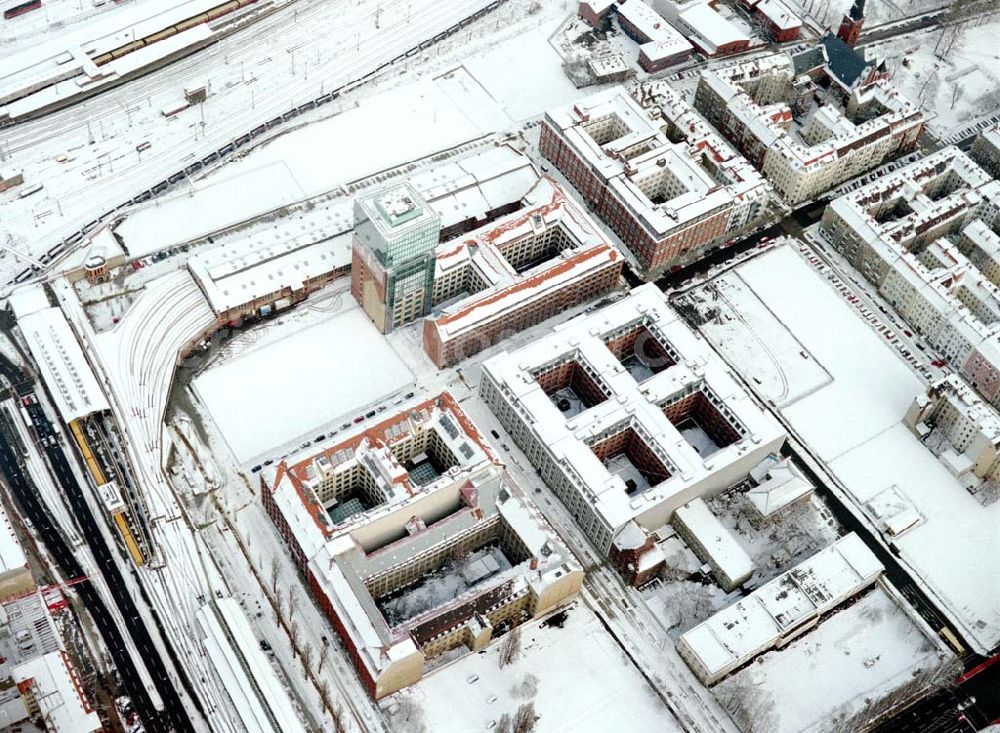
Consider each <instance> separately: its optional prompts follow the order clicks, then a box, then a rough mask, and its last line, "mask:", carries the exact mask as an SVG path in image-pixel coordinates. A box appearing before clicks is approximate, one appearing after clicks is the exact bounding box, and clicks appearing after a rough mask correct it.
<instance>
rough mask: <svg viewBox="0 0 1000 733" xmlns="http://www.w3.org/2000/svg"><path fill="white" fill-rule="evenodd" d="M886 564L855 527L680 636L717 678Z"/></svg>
mask: <svg viewBox="0 0 1000 733" xmlns="http://www.w3.org/2000/svg"><path fill="white" fill-rule="evenodd" d="M883 570H884V568H883V566H882V564H881V563H880V562H879V561H878V558H876V557H875V555H874V554H873V553H872V552H871V550H869V549H868V548H867V546H865V543H864V542H863V541H862V540H861V538H860V537H858V536H857V535H856V534H854V533H853V532H852V533H851V534H848V535H846V536H844V537H842V538H840V539H839V540H837V541H836V542H835V543H834V544H832V545H830V546H829V547H826V548H825V549H823V550H820V551H819V552H818V553H816V554H815V555H813V556H812V557H811V558H809V559H808V560H805V561H803V562H801V563H799V564H798V565H796V566H795V567H794V568H792V569H791V570H789V571H787V572H786V573H783V574H782V575H779V576H778V577H777V578H775V579H774V580H772V581H770V582H768V583H766V584H764V585H762V586H761V587H760V588H758V589H757V590H755V591H754V592H753V593H751V594H750V595H749V596H747V597H746V598H744V599H743V600H741V601H738V602H737V603H735V604H733V605H732V606H729V607H728V608H725V609H723V610H722V611H719V612H718V613H716V614H715V615H713V616H711V617H710V618H709V619H708V620H706V621H703V622H702V623H700V624H698V625H697V626H695V627H694V628H693V629H691V630H690V631H687V632H686V633H684V634H683V635H682V636H681V637H680V639H679V640H678V647H679V648H683V651H682V656H685V655H691V656H693V657H695V658H696V659H697V660H698V661H699V662H700V664H701V665H702V666H703V667H704V673H703V678H707V679H715V678H717V677H718V676H719V675H723V674H725V672H727V671H728V670H731V669H733V668H735V667H738V666H740V665H742V664H744V663H745V662H747V661H749V660H750V659H752V658H753V657H754V656H756V655H757V654H760V653H761V652H762V651H765V650H767V649H769V648H771V647H772V646H774V645H775V644H776V643H777V642H778V641H779V640H780V639H781V638H782V637H784V636H786V635H791V634H792V633H794V632H795V630H796V629H798V628H799V627H801V626H802V625H804V624H806V623H808V622H810V621H811V620H812V619H815V618H818V617H819V616H822V615H823V614H824V613H827V612H829V611H831V610H833V609H834V608H835V607H836V606H838V605H839V604H841V603H843V602H844V601H846V600H847V599H848V598H850V597H852V596H854V595H856V594H857V593H859V592H861V591H862V590H863V589H865V588H866V587H868V586H869V585H871V584H872V583H874V582H875V581H876V580H877V579H878V577H879V576H880V575H881V574H882V572H883Z"/></svg>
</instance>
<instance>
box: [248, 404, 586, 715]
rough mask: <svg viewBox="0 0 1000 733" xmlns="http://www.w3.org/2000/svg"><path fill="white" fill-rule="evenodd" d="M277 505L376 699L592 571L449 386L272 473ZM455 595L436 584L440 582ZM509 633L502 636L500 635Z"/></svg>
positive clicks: (282, 527)
mask: <svg viewBox="0 0 1000 733" xmlns="http://www.w3.org/2000/svg"><path fill="white" fill-rule="evenodd" d="M261 488H262V497H263V502H264V506H265V509H266V510H267V513H268V515H269V516H270V517H271V519H272V521H273V522H274V524H275V526H276V527H277V529H278V531H279V533H280V534H281V536H282V537H283V539H284V540H285V542H286V543H287V545H288V547H289V550H290V552H291V553H292V556H293V558H294V560H295V562H296V564H297V566H298V567H299V569H300V570H301V571H302V573H303V574H304V575H305V577H306V579H307V581H308V583H309V587H310V589H311V590H312V592H313V595H314V596H315V598H316V600H317V602H318V603H319V605H320V607H321V608H322V609H323V610H324V612H325V613H326V615H327V617H328V618H329V620H330V623H331V624H332V625H333V627H334V629H335V630H336V631H337V634H338V635H339V636H340V639H341V641H342V642H343V644H344V646H345V647H346V649H347V651H348V654H349V655H350V658H351V659H352V661H353V662H354V664H355V666H356V667H357V670H358V673H359V674H360V676H361V679H362V681H363V682H364V684H365V686H366V688H367V689H368V691H369V693H370V694H371V695H372V696H373V697H375V698H381V697H384V696H386V695H388V694H391V693H392V692H395V691H396V690H399V689H401V688H402V687H405V686H407V685H410V684H413V683H414V682H416V681H418V680H419V679H420V678H421V676H422V675H423V673H424V663H425V661H426V660H427V659H430V658H432V657H435V656H438V655H440V654H442V653H444V652H447V651H449V650H452V649H455V648H456V647H459V646H462V645H464V646H466V647H468V648H469V649H473V650H478V649H481V648H483V647H484V646H486V645H487V644H489V642H490V640H491V639H492V638H493V634H494V632H498V633H501V632H502V631H504V630H506V629H509V628H510V627H511V626H514V625H517V624H519V623H521V622H522V621H525V620H528V619H531V618H537V617H538V616H540V615H543V614H545V613H546V612H548V611H550V610H551V609H553V608H554V607H556V606H558V605H559V604H561V603H562V602H564V601H565V600H567V599H569V598H571V597H573V596H574V595H575V594H576V593H577V591H578V590H579V588H580V586H581V584H582V582H583V571H582V570H581V569H580V566H579V564H577V562H576V561H575V560H574V558H573V557H572V555H571V554H570V552H569V551H568V550H567V549H566V547H565V546H564V545H563V544H562V543H561V542H560V541H559V539H558V538H557V537H556V535H555V534H554V533H553V532H552V530H551V528H550V527H549V526H548V525H547V523H546V522H545V521H544V519H542V517H541V515H540V514H539V513H538V511H537V509H536V508H535V507H534V506H533V505H532V504H531V502H530V500H529V499H527V498H526V497H525V496H524V495H523V494H522V493H521V491H520V489H519V488H518V487H517V486H516V485H515V484H514V483H513V482H512V481H511V479H510V477H509V476H508V475H507V474H506V472H505V471H504V469H503V465H502V464H501V463H500V461H499V460H498V459H497V458H496V456H495V455H494V454H493V452H492V450H491V449H490V447H489V446H488V444H487V443H486V442H485V440H483V438H482V437H481V435H480V434H479V431H478V430H477V428H476V427H475V425H473V424H472V422H471V421H470V420H469V418H468V417H467V416H466V415H465V413H464V412H463V411H462V410H461V408H460V407H459V406H458V404H457V403H456V401H455V400H454V398H453V397H452V396H451V395H450V394H449V393H447V392H444V393H442V394H441V395H439V396H438V397H435V398H433V399H430V400H426V401H424V402H421V403H420V404H417V405H413V406H411V407H408V408H407V409H405V410H403V411H402V412H400V413H398V414H395V415H392V416H390V417H387V418H386V419H384V420H383V421H382V422H381V423H378V424H377V425H374V426H372V427H370V428H368V429H366V430H364V431H363V432H359V433H358V434H356V435H354V436H353V437H350V438H348V439H347V440H343V441H342V442H339V443H336V444H332V443H329V444H327V445H325V446H323V447H321V449H320V450H319V451H318V452H317V451H316V448H315V447H313V448H310V449H309V450H308V451H307V452H305V453H303V454H302V455H299V456H295V457H292V458H290V459H288V460H287V461H282V462H281V463H280V464H279V465H277V466H274V467H269V468H268V469H266V470H265V471H264V472H263V473H262V477H261ZM435 577H436V578H437V579H438V583H439V585H440V580H441V578H444V579H445V580H446V581H447V582H446V583H444V585H445V586H447V587H448V588H450V589H452V590H451V591H449V592H447V593H442V592H440V590H437V591H434V590H433V588H431V587H429V586H427V583H428V582H429V583H430V584H431V586H433V585H434V582H435V581H434V578H435ZM498 630H499V631H498Z"/></svg>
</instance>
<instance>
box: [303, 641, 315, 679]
mask: <svg viewBox="0 0 1000 733" xmlns="http://www.w3.org/2000/svg"><path fill="white" fill-rule="evenodd" d="M312 658H313V648H312V645H310V644H306V645H305V646H304V647H303V648H302V668H303V669H304V670H305V671H306V673H308V672H309V668H310V667H311V666H312Z"/></svg>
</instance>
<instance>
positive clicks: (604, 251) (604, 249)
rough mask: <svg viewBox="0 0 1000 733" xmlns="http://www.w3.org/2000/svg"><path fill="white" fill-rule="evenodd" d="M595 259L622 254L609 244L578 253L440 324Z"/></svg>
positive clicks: (444, 318) (447, 316)
mask: <svg viewBox="0 0 1000 733" xmlns="http://www.w3.org/2000/svg"><path fill="white" fill-rule="evenodd" d="M595 257H606V258H607V259H608V261H609V262H616V261H617V260H618V259H619V258H620V257H621V254H620V253H619V252H618V250H616V249H615V248H614V247H612V246H611V245H609V244H601V245H596V246H594V247H591V248H589V249H586V250H584V251H583V252H578V253H577V254H575V255H573V256H571V257H568V258H567V259H565V260H562V261H561V262H559V263H558V264H555V265H553V266H552V267H549V268H547V269H545V270H543V271H542V272H538V273H536V274H534V275H531V276H529V277H526V278H524V279H523V280H520V281H518V282H516V283H513V284H511V285H508V286H507V287H505V288H501V289H499V290H497V291H495V292H493V293H490V294H489V295H487V296H485V297H483V298H481V299H479V300H476V301H475V302H474V303H470V304H469V305H468V306H466V307H465V308H460V309H458V310H456V311H453V312H451V313H445V314H443V315H441V316H439V317H438V318H437V319H435V320H436V321H437V323H438V324H441V325H446V324H449V323H452V322H453V321H457V320H461V319H462V318H465V317H466V316H467V315H469V314H470V313H472V312H474V311H476V310H477V309H479V308H482V307H485V306H488V305H492V304H493V303H496V302H498V301H500V300H503V299H504V298H508V297H510V296H511V295H513V294H514V293H519V292H522V291H525V290H531V289H532V288H535V287H537V286H538V285H541V284H542V283H544V282H545V281H546V280H549V279H551V278H553V277H556V276H558V275H561V274H563V273H564V272H567V271H568V270H571V269H573V268H574V267H576V266H577V265H579V264H581V263H583V262H586V261H587V260H590V259H593V258H595Z"/></svg>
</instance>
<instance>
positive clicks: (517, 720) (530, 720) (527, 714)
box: [513, 701, 538, 733]
mask: <svg viewBox="0 0 1000 733" xmlns="http://www.w3.org/2000/svg"><path fill="white" fill-rule="evenodd" d="M537 723H538V716H537V715H536V714H535V703H533V702H530V701H529V702H526V703H524V705H521V706H520V707H519V708H518V709H517V712H516V713H514V731H513V733H532V731H534V730H535V725H536V724H537Z"/></svg>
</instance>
